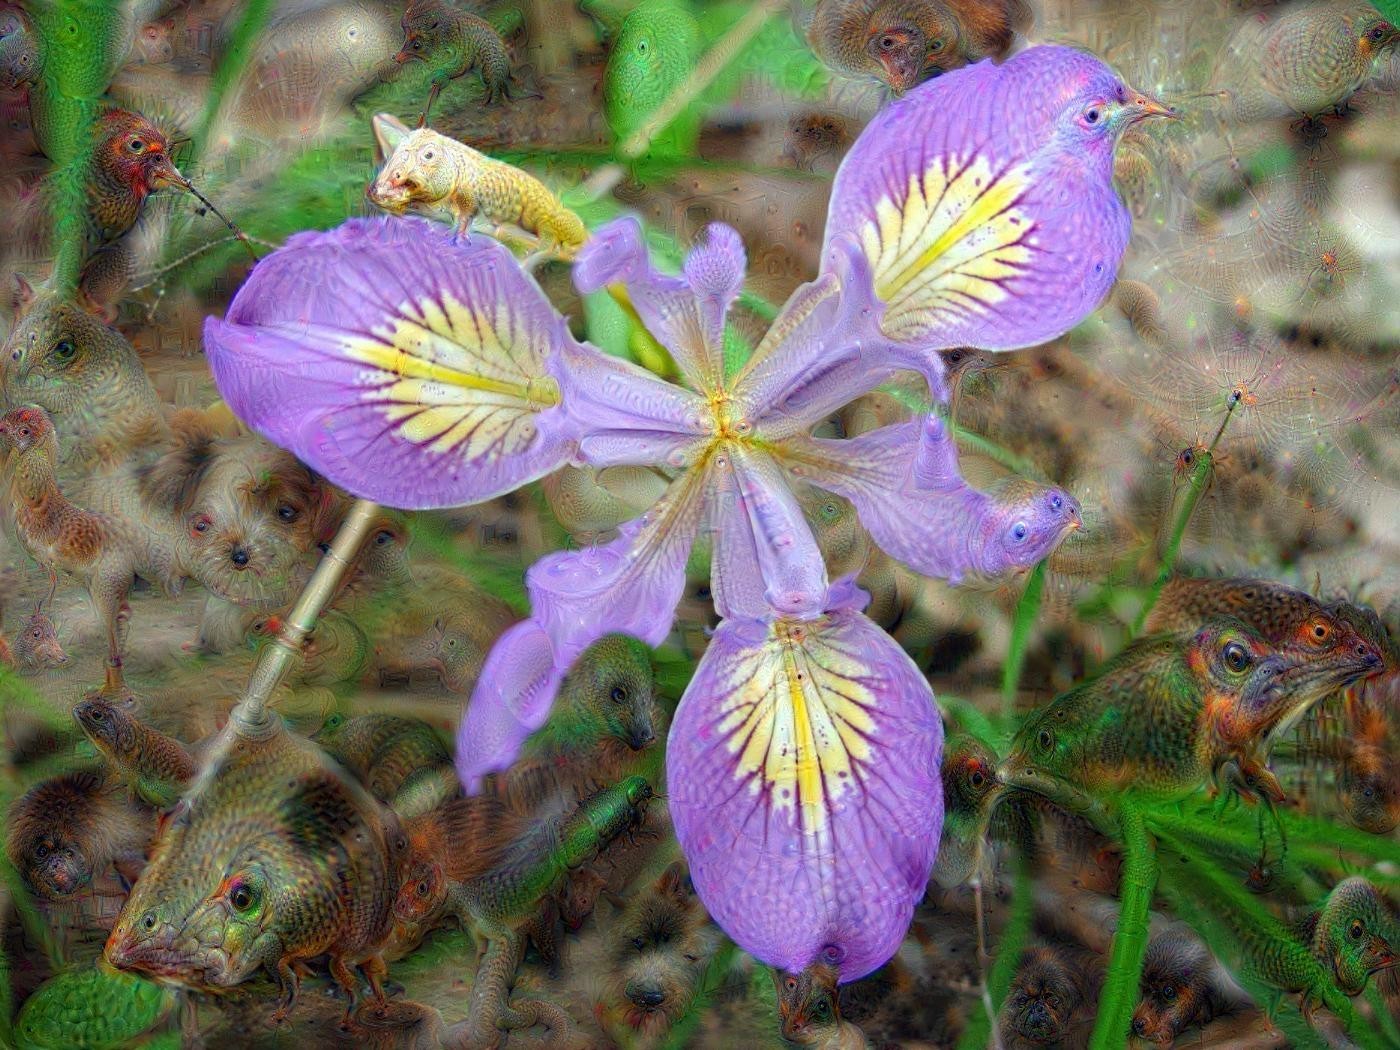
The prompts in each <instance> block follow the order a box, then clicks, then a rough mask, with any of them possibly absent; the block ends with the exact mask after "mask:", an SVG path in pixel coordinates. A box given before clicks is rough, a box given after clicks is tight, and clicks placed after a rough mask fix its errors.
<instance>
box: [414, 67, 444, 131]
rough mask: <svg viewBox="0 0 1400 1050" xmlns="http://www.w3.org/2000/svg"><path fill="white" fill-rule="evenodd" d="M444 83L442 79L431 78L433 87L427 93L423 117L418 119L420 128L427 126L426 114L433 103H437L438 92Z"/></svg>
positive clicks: (430, 109)
mask: <svg viewBox="0 0 1400 1050" xmlns="http://www.w3.org/2000/svg"><path fill="white" fill-rule="evenodd" d="M445 83H446V80H444V79H443V78H442V77H434V78H433V86H432V88H431V89H430V90H429V91H428V103H427V105H425V106H424V107H423V115H422V116H421V117H419V118H418V126H419V127H420V128H423V127H427V126H428V114H429V113H430V112H431V111H432V108H433V103H434V102H436V101H437V97H438V92H440V91H441V90H442V85H443V84H445Z"/></svg>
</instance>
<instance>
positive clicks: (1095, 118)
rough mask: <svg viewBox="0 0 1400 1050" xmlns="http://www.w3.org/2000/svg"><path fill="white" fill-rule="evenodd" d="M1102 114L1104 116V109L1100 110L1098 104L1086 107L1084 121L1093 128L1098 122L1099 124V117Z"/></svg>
mask: <svg viewBox="0 0 1400 1050" xmlns="http://www.w3.org/2000/svg"><path fill="white" fill-rule="evenodd" d="M1102 116H1103V111H1102V110H1100V109H1099V107H1098V106H1090V107H1089V108H1088V109H1086V110H1085V111H1084V123H1085V124H1087V125H1088V126H1089V127H1091V128H1092V127H1094V126H1095V125H1096V124H1098V122H1099V119H1100V118H1101V117H1102Z"/></svg>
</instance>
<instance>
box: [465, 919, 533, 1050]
mask: <svg viewBox="0 0 1400 1050" xmlns="http://www.w3.org/2000/svg"><path fill="white" fill-rule="evenodd" d="M522 954H524V941H523V940H522V939H521V938H520V937H518V936H516V935H515V934H513V933H508V934H506V935H505V936H503V937H490V938H487V939H486V951H485V953H484V954H483V955H482V958H481V965H480V966H478V967H477V971H476V983H475V984H473V985H472V1001H471V1007H470V1009H469V1011H468V1014H467V1038H466V1041H465V1045H467V1046H469V1047H494V1046H497V1045H498V1044H499V1042H500V1038H501V1029H502V1028H505V1027H507V1026H506V1024H505V1023H504V1022H505V1021H506V1020H507V1015H509V1014H511V1013H512V1011H511V1010H510V1003H509V1000H510V988H511V984H512V983H514V981H515V970H516V967H517V966H519V965H520V957H521V955H522ZM511 1019H514V1018H511Z"/></svg>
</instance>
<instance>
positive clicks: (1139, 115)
mask: <svg viewBox="0 0 1400 1050" xmlns="http://www.w3.org/2000/svg"><path fill="white" fill-rule="evenodd" d="M1123 109H1124V110H1126V111H1127V114H1128V123H1129V124H1136V123H1137V122H1138V121H1140V120H1147V119H1148V118H1149V117H1166V118H1167V119H1168V120H1175V119H1176V117H1177V112H1176V107H1175V106H1169V105H1167V104H1166V103H1165V102H1158V101H1157V100H1156V99H1155V98H1153V97H1152V96H1151V95H1144V94H1143V93H1142V92H1141V91H1135V92H1133V94H1132V97H1131V98H1129V99H1128V101H1127V103H1126V104H1125V105H1124V106H1123Z"/></svg>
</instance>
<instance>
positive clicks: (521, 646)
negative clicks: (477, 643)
mask: <svg viewBox="0 0 1400 1050" xmlns="http://www.w3.org/2000/svg"><path fill="white" fill-rule="evenodd" d="M567 670H568V664H565V665H564V666H563V667H562V668H561V667H560V666H559V661H558V660H557V659H556V658H555V653H554V646H553V645H552V644H551V643H550V640H549V635H547V634H546V633H545V632H544V630H543V628H541V627H540V625H539V623H538V622H537V621H535V620H523V621H521V622H520V623H518V624H516V625H515V626H514V627H512V628H511V629H510V630H508V631H506V633H505V634H503V635H501V637H500V638H498V639H497V640H496V644H495V645H494V646H492V648H491V653H490V655H489V656H488V657H487V658H486V663H485V665H484V666H483V667H482V670H481V676H480V677H479V678H478V679H477V683H476V688H475V689H474V690H473V691H472V698H471V702H470V703H468V704H467V710H466V713H465V714H464V715H463V716H462V724H461V726H460V727H458V730H457V776H458V777H459V778H460V779H461V781H462V784H463V785H464V786H465V787H466V789H467V791H468V792H469V793H475V792H477V791H479V790H481V778H482V777H483V776H485V775H486V774H487V773H494V772H497V771H499V770H502V769H508V768H509V767H510V766H511V764H512V763H514V762H515V760H516V758H517V757H519V755H520V749H521V748H522V747H523V746H524V744H525V740H526V738H528V737H529V736H530V734H531V733H533V732H534V731H535V730H537V729H539V728H540V726H542V725H544V723H545V720H546V719H547V718H548V717H549V709H550V707H551V706H552V705H553V703H554V697H555V695H556V694H557V693H558V692H559V684H560V683H561V682H562V681H563V680H564V673H565V671H567Z"/></svg>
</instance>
